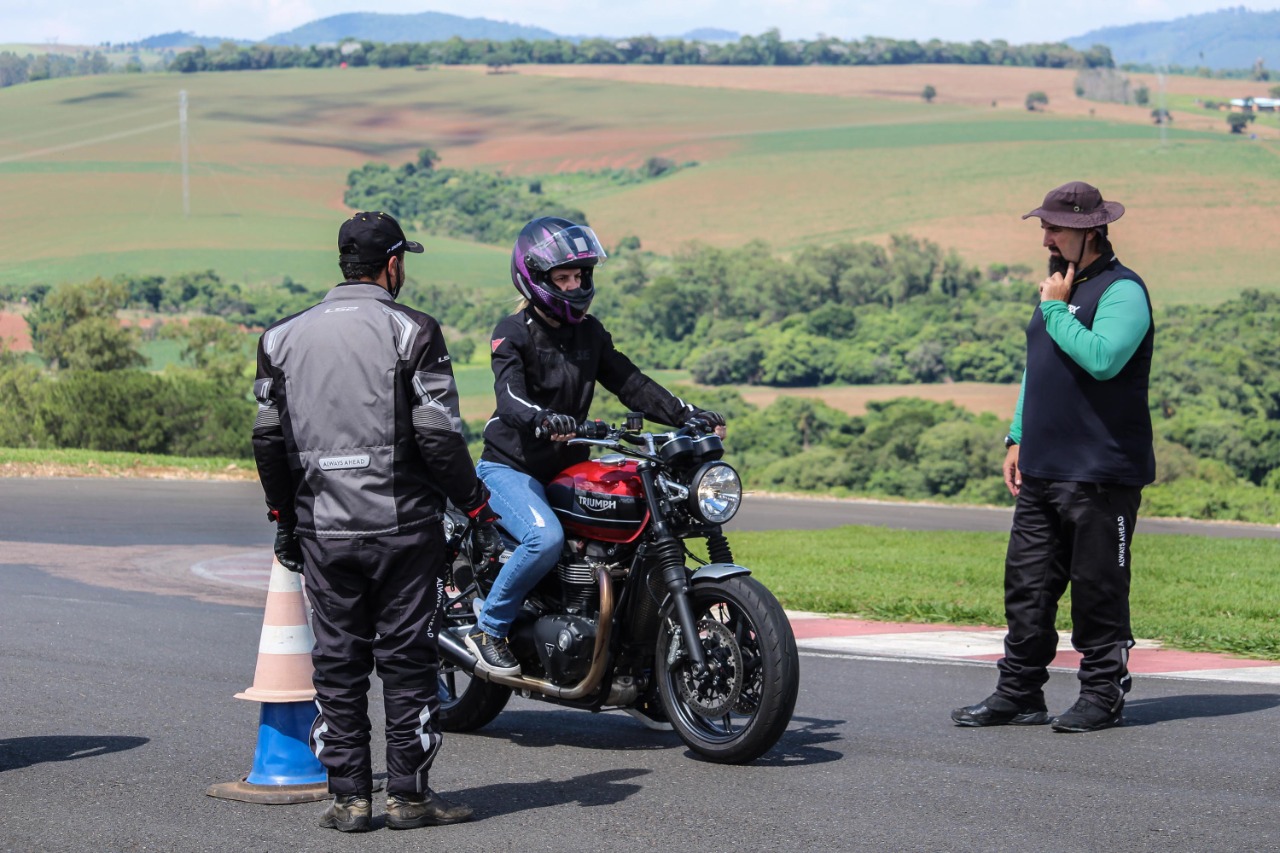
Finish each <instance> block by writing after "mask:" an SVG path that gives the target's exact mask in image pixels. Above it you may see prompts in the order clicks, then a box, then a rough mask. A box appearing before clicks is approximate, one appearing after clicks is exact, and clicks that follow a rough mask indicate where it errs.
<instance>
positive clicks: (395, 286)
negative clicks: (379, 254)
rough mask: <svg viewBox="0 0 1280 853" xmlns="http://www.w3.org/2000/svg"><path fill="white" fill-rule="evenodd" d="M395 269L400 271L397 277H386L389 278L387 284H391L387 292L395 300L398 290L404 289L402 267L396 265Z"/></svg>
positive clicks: (401, 265) (389, 275)
mask: <svg viewBox="0 0 1280 853" xmlns="http://www.w3.org/2000/svg"><path fill="white" fill-rule="evenodd" d="M396 269H398V270H399V271H400V275H399V276H395V275H391V274H390V273H388V277H389V282H388V283H389V284H391V288H390V290H389V292H390V293H391V298H392V299H395V298H396V297H397V296H399V295H400V288H402V287H404V265H403V264H399V263H397V264H396Z"/></svg>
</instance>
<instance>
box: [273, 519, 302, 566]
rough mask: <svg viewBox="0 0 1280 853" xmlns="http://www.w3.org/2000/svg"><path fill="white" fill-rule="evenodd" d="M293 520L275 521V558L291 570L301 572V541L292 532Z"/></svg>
mask: <svg viewBox="0 0 1280 853" xmlns="http://www.w3.org/2000/svg"><path fill="white" fill-rule="evenodd" d="M293 526H294V522H292V521H288V522H286V521H277V522H276V544H275V552H276V559H277V560H279V561H280V565H282V566H284V567H285V568H286V569H288V570H289V571H291V572H299V573H301V572H302V543H300V542H299V541H298V534H297V533H294V532H293Z"/></svg>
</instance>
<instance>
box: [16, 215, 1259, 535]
mask: <svg viewBox="0 0 1280 853" xmlns="http://www.w3.org/2000/svg"><path fill="white" fill-rule="evenodd" d="M621 242H622V245H621V246H615V247H613V248H614V251H613V253H612V257H611V258H610V261H609V263H607V264H606V265H605V266H604V267H603V268H601V270H600V271H599V275H598V279H597V281H598V282H599V288H600V293H599V296H598V297H597V300H596V303H595V305H594V309H593V310H594V311H595V312H596V313H597V314H599V315H600V316H601V317H602V318H603V319H604V321H605V322H606V324H607V325H608V327H609V328H610V330H611V331H612V332H613V334H614V339H615V341H616V342H617V344H618V346H619V348H620V349H622V350H623V351H624V352H626V353H627V354H628V355H630V356H631V357H632V358H633V359H634V360H635V361H636V362H637V363H639V364H641V365H643V366H644V367H645V368H646V369H653V368H659V367H672V368H680V367H683V368H685V369H688V370H690V371H691V373H692V375H693V377H694V378H695V379H696V380H697V381H699V382H700V383H703V385H702V387H700V388H697V389H688V390H686V391H685V392H682V393H685V394H686V396H687V397H688V398H690V399H695V400H697V401H698V402H699V403H700V404H702V405H705V406H709V407H713V408H719V409H723V410H725V411H726V413H728V414H729V415H730V416H731V418H732V420H733V424H734V428H733V452H734V455H735V458H736V459H737V461H738V462H739V464H740V465H741V466H742V469H743V471H744V473H745V475H746V477H747V480H748V482H749V483H750V484H751V485H753V486H756V487H769V488H780V489H787V490H794V491H822V492H834V493H837V494H875V495H887V496H894V497H902V498H914V499H922V498H930V499H946V500H957V501H968V502H973V501H977V502H982V503H999V502H1003V501H1005V500H1006V495H1005V493H1004V492H1003V485H1002V483H1001V481H1000V478H999V461H1000V458H1001V456H1002V454H1003V447H1002V445H1001V444H1000V437H1001V436H1002V435H1003V434H1004V431H1005V430H1006V428H1007V426H1008V425H1007V423H1005V422H1003V421H1000V420H999V419H997V418H996V417H995V416H994V415H990V414H985V415H975V414H972V413H969V412H966V411H964V410H962V409H960V408H957V407H956V406H953V405H950V404H940V403H930V402H925V401H921V400H911V399H906V400H897V401H892V402H889V403H876V404H872V405H871V406H870V407H869V411H868V412H867V414H865V415H862V416H858V417H852V416H849V415H845V414H843V413H841V412H839V411H836V410H834V409H832V408H830V407H828V406H826V405H824V404H822V403H821V402H818V401H816V400H806V399H796V398H789V397H784V398H781V399H779V400H778V401H776V402H775V403H773V404H772V405H770V406H768V407H767V408H763V409H757V408H755V407H752V406H750V405H748V404H747V403H746V402H745V401H743V399H742V398H741V396H740V395H738V394H737V393H736V392H734V391H733V390H731V389H728V388H723V389H717V388H716V387H715V386H716V385H717V383H721V384H725V383H728V382H746V383H751V382H754V383H768V384H774V385H790V386H818V387H817V388H815V395H817V394H820V393H821V391H820V386H821V385H822V384H823V383H826V382H832V381H835V382H854V383H874V382H894V383H900V382H908V383H909V382H916V383H922V382H945V381H951V380H966V379H972V380H979V381H991V382H1016V381H1018V379H1019V377H1020V376H1021V371H1022V368H1023V358H1024V348H1025V341H1024V329H1025V325H1026V322H1027V320H1028V319H1029V317H1030V315H1031V313H1032V311H1033V310H1034V307H1035V302H1036V288H1035V286H1034V284H1033V283H1032V278H1034V277H1033V276H1031V275H1030V273H1031V271H1030V270H1028V269H1025V268H1022V269H1017V268H1014V269H1009V268H1005V267H994V268H991V269H988V270H987V271H985V272H980V271H979V270H977V269H975V268H972V267H968V266H966V265H964V264H963V263H961V262H960V261H959V260H958V259H957V258H956V256H955V255H954V254H953V253H947V252H943V251H942V250H941V249H940V248H939V247H937V246H936V245H934V244H931V243H928V242H927V241H922V240H917V239H915V238H911V237H897V238H894V239H893V240H892V241H891V243H890V245H889V246H887V247H882V246H877V245H874V244H869V243H849V244H843V245H836V246H829V247H813V248H809V249H805V250H802V251H800V252H797V253H796V254H795V255H793V256H791V257H787V258H783V257H781V256H778V255H775V254H773V253H772V252H771V251H770V250H769V248H768V247H767V246H766V245H765V244H763V243H752V244H749V245H748V246H746V247H742V248H739V249H733V250H729V249H717V248H713V247H708V246H694V245H690V246H687V247H685V248H684V249H683V250H681V251H680V252H677V253H676V254H674V255H672V256H671V257H659V256H655V255H651V254H648V253H646V252H644V251H642V250H641V249H640V247H639V246H638V242H639V241H638V240H636V239H635V238H628V239H626V240H624V241H621ZM322 292H323V289H322V288H321V289H316V290H311V289H308V288H306V287H303V286H301V285H298V284H296V283H292V282H290V283H289V289H288V290H286V289H285V288H284V287H279V286H277V287H269V288H268V287H261V288H258V287H252V288H250V287H242V286H240V285H236V284H232V283H228V282H223V281H221V280H220V279H218V278H217V277H216V276H214V275H212V274H211V273H196V274H186V275H182V276H176V277H174V279H172V280H170V279H162V278H161V279H157V277H143V278H129V277H121V278H119V279H116V280H113V281H106V280H102V279H96V280H94V281H92V282H88V283H85V284H79V285H60V286H58V287H55V288H52V289H40V288H28V289H26V290H25V291H23V295H24V296H25V297H26V298H27V300H28V303H29V304H30V308H29V311H28V324H29V326H30V327H31V332H32V341H33V346H34V347H35V350H36V354H37V356H38V357H39V359H40V361H41V363H42V366H41V365H35V364H31V363H24V362H22V361H20V360H19V359H18V358H17V357H16V356H14V355H13V354H8V355H6V356H4V357H3V358H2V359H0V445H3V446H19V447H84V448H90V449H104V450H107V449H110V450H127V451H149V452H160V453H175V454H179V453H180V454H183V455H231V456H246V455H247V454H248V448H249V445H248V435H249V426H250V424H251V423H252V418H253V412H254V405H253V401H252V399H251V397H250V395H249V387H250V384H251V378H252V369H253V368H252V358H251V356H250V354H249V351H248V348H247V346H246V345H247V343H248V341H247V340H246V337H247V336H246V335H245V333H244V331H243V330H242V329H241V328H240V327H238V326H237V325H236V324H234V323H232V322H230V321H229V320H227V319H225V318H224V317H220V316H209V315H199V314H197V316H194V317H191V316H189V315H190V314H191V313H193V312H194V311H198V310H215V311H216V310H223V311H227V310H231V309H230V306H235V305H240V304H242V303H243V304H254V300H255V299H256V298H257V297H256V296H255V294H258V293H263V294H267V295H268V296H271V297H272V298H265V297H264V298H262V299H261V300H260V301H258V302H257V303H256V304H258V305H261V306H262V309H263V313H262V314H261V315H256V316H255V315H253V314H250V315H249V316H251V317H255V325H257V326H261V325H265V324H266V323H269V322H271V321H273V320H274V319H278V316H284V314H286V313H292V311H294V310H298V309H299V308H302V307H305V306H307V305H310V304H312V303H313V302H314V301H316V299H318V298H319V296H320V295H321V294H322ZM405 294H406V295H405V298H406V299H407V300H408V301H409V303H410V304H413V305H415V306H418V307H421V308H423V309H424V310H427V311H429V312H431V313H433V314H435V315H436V316H438V317H440V318H441V319H442V320H443V321H444V322H445V323H447V324H448V327H449V329H450V333H449V341H450V346H451V349H452V350H453V351H454V352H455V355H456V356H457V358H458V360H459V361H466V360H468V359H469V356H470V353H471V352H472V351H474V350H476V349H477V347H476V339H477V338H479V339H480V340H481V341H483V340H484V339H485V338H486V337H487V336H488V333H489V332H490V331H491V330H492V328H493V325H494V324H495V323H496V322H497V320H498V319H499V318H500V317H501V316H502V315H503V314H505V313H507V312H509V311H510V310H511V307H512V301H511V300H510V299H509V298H507V297H508V294H505V293H503V294H499V295H494V294H493V293H492V292H489V293H487V294H479V293H473V292H469V291H468V290H466V289H464V288H462V287H459V286H457V285H449V284H439V283H436V284H431V285H417V284H411V285H410V286H409V287H407V288H406V291H405ZM9 295H10V296H16V295H17V294H16V293H15V292H13V291H10V293H9ZM184 296H187V297H189V298H190V301H189V302H188V303H186V307H185V309H184V311H183V313H185V314H187V315H188V316H187V318H186V319H185V320H184V321H183V322H170V323H167V324H166V325H165V326H164V329H163V331H162V334H165V335H166V336H169V337H172V338H174V339H175V340H177V341H178V342H179V343H180V344H181V348H182V352H183V355H182V358H183V363H182V364H181V365H177V366H171V367H168V368H166V369H165V370H163V371H159V372H154V371H147V370H145V369H143V367H142V363H143V359H142V358H141V356H140V355H139V354H138V351H137V345H138V342H139V340H138V330H137V329H136V328H134V327H125V326H122V325H121V324H120V322H119V320H118V319H117V315H118V312H119V311H120V310H121V309H122V308H125V307H127V306H134V307H139V306H150V307H151V308H152V309H155V310H159V311H161V312H163V311H166V310H177V309H179V308H180V306H181V305H182V303H181V302H179V301H178V300H179V299H181V298H183V297H184ZM246 296H248V297H249V298H246ZM234 310H241V309H234ZM277 315H278V316H277ZM1154 320H1155V324H1156V328H1157V338H1156V340H1157V350H1156V358H1155V360H1154V362H1153V366H1152V379H1151V398H1150V400H1151V411H1152V418H1153V422H1154V425H1155V431H1156V437H1157V439H1156V441H1157V459H1158V471H1159V477H1160V480H1159V482H1158V484H1157V486H1156V487H1155V488H1153V489H1152V490H1150V492H1149V494H1148V495H1147V496H1146V497H1145V498H1144V500H1146V502H1147V505H1148V506H1150V507H1151V508H1152V510H1153V511H1154V512H1159V513H1162V514H1176V515H1185V516H1191V517H1197V518H1235V519H1240V520H1255V521H1271V522H1274V521H1275V519H1276V518H1277V517H1280V351H1277V350H1276V348H1275V347H1274V343H1273V342H1274V341H1275V340H1276V338H1277V336H1280V294H1267V293H1260V292H1258V291H1245V292H1244V293H1242V294H1241V295H1240V296H1238V297H1236V298H1234V299H1230V300H1228V301H1226V302H1223V303H1222V304H1220V305H1216V306H1192V305H1185V306H1171V307H1167V308H1157V310H1156V312H1155V318H1154ZM479 349H480V351H482V352H483V351H484V348H483V346H481V347H480V348H479ZM708 386H711V387H710V388H708ZM614 409H618V411H614ZM596 414H598V415H599V416H603V417H613V418H615V419H617V418H618V417H620V415H621V411H620V406H619V405H618V404H617V403H616V401H609V399H608V395H607V394H605V395H602V398H601V403H600V406H599V407H598V411H597V413H596ZM481 427H482V424H481V423H475V424H471V425H469V427H468V429H469V435H470V437H471V438H472V439H473V440H474V439H475V438H476V437H477V436H478V434H479V430H480V429H481Z"/></svg>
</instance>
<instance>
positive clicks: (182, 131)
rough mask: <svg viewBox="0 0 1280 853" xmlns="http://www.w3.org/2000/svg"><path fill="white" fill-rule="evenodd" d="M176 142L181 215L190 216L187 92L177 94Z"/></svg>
mask: <svg viewBox="0 0 1280 853" xmlns="http://www.w3.org/2000/svg"><path fill="white" fill-rule="evenodd" d="M178 141H179V143H180V145H181V146H182V215H183V216H184V217H190V216H191V181H190V177H189V176H188V169H187V159H188V158H187V90H186V89H183V90H182V91H181V92H179V93H178Z"/></svg>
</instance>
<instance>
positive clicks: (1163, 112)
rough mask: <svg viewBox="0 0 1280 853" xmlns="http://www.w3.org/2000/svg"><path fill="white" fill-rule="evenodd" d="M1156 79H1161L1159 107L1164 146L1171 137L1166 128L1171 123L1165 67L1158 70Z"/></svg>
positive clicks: (1161, 142) (1162, 145)
mask: <svg viewBox="0 0 1280 853" xmlns="http://www.w3.org/2000/svg"><path fill="white" fill-rule="evenodd" d="M1156 79H1157V80H1159V81H1160V94H1159V96H1158V100H1159V103H1160V106H1159V107H1158V109H1159V110H1160V147H1161V148H1164V147H1165V146H1166V145H1168V144H1169V138H1168V137H1169V132H1168V130H1167V129H1166V126H1167V125H1168V124H1169V120H1168V118H1167V116H1168V115H1169V110H1168V107H1167V106H1166V105H1165V97H1164V69H1163V68H1161V70H1160V71H1158V72H1156Z"/></svg>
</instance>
